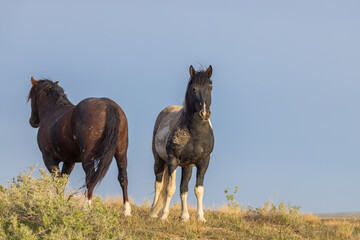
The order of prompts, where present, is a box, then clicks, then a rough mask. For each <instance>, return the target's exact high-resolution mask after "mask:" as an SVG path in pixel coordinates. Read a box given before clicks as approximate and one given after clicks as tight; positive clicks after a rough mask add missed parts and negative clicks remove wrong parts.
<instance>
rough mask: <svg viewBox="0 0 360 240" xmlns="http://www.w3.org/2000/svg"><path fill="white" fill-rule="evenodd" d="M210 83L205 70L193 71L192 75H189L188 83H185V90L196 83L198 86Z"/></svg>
mask: <svg viewBox="0 0 360 240" xmlns="http://www.w3.org/2000/svg"><path fill="white" fill-rule="evenodd" d="M209 83H210V84H212V81H211V80H210V78H208V76H207V73H206V71H205V70H201V71H199V72H196V73H195V76H194V77H191V78H190V80H189V83H188V85H187V90H188V89H189V88H190V86H191V85H193V84H196V85H199V86H205V85H206V84H209Z"/></svg>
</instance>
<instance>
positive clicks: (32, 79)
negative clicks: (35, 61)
mask: <svg viewBox="0 0 360 240" xmlns="http://www.w3.org/2000/svg"><path fill="white" fill-rule="evenodd" d="M31 84H32V85H33V86H34V87H35V86H36V85H37V84H38V81H36V80H35V79H34V78H33V77H32V76H31Z"/></svg>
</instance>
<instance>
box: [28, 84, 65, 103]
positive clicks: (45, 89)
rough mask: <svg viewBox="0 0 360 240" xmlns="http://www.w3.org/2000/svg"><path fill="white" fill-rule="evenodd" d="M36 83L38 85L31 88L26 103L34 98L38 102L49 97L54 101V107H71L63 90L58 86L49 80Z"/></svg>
mask: <svg viewBox="0 0 360 240" xmlns="http://www.w3.org/2000/svg"><path fill="white" fill-rule="evenodd" d="M37 82H38V84H37V85H36V86H32V88H31V89H30V92H29V95H28V98H27V101H29V100H30V99H33V98H34V97H35V96H36V97H37V99H38V101H40V102H42V101H45V100H46V99H47V98H49V97H51V98H53V99H54V100H55V105H56V106H66V105H72V103H71V102H70V101H69V99H68V98H67V96H66V94H65V92H64V89H63V88H62V87H60V86H59V85H58V84H56V83H54V82H53V81H51V80H49V79H40V80H38V81H37Z"/></svg>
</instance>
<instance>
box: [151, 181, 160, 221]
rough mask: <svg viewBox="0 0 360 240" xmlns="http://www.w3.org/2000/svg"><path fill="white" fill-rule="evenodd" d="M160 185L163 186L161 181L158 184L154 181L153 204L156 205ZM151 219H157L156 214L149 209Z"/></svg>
mask: <svg viewBox="0 0 360 240" xmlns="http://www.w3.org/2000/svg"><path fill="white" fill-rule="evenodd" d="M162 185H163V181H161V182H158V181H156V180H155V196H154V201H153V203H156V202H157V201H158V198H159V195H160V191H161V188H162ZM151 217H153V218H156V217H158V215H157V214H155V213H153V209H151Z"/></svg>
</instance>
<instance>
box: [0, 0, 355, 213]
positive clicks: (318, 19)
mask: <svg viewBox="0 0 360 240" xmlns="http://www.w3.org/2000/svg"><path fill="white" fill-rule="evenodd" d="M359 10H360V2H359V1H328V0H326V1H325V0H324V1H156V0H155V1H106V2H100V1H76V2H74V1H61V2H56V1H45V0H44V1H31V2H30V1H4V0H1V1H0V74H1V76H0V78H1V81H0V113H1V118H0V131H1V138H0V159H1V168H0V184H3V185H6V184H7V181H8V180H10V179H12V178H13V177H15V176H16V175H17V174H18V173H19V172H20V171H21V170H25V169H26V167H28V166H32V165H34V164H37V163H39V167H42V166H43V161H42V158H41V153H40V151H39V149H38V147H37V143H36V134H37V130H36V129H33V128H31V127H30V125H29V124H28V119H29V117H30V104H26V96H27V94H28V92H29V90H30V86H31V84H30V77H31V76H34V77H35V78H36V79H38V78H43V77H48V78H51V79H52V80H54V81H59V85H60V86H62V87H63V88H64V89H65V93H67V95H68V98H69V99H70V101H72V102H73V103H74V104H77V103H78V102H79V101H81V100H82V99H84V98H86V97H103V96H106V97H108V98H111V99H113V100H115V101H116V102H117V103H119V105H120V106H121V107H122V108H123V109H124V111H125V113H126V115H127V117H128V121H129V137H130V143H129V144H130V145H129V152H128V161H129V162H128V164H129V165H128V175H129V194H130V196H131V197H132V198H133V199H134V200H135V202H137V203H141V202H142V201H143V200H144V199H149V200H152V198H153V192H154V186H153V184H154V174H153V158H152V152H151V138H152V130H153V125H154V122H155V119H156V116H157V114H158V113H159V112H160V111H161V110H162V109H163V108H164V107H166V106H168V105H173V104H178V105H181V104H182V102H183V99H184V95H185V88H186V84H187V81H188V78H189V73H188V68H189V66H190V65H191V64H192V65H194V67H195V68H196V69H200V68H201V65H203V66H204V67H207V66H208V65H209V64H211V65H212V66H213V69H214V70H213V77H212V79H213V97H212V99H213V100H212V102H213V103H212V106H211V111H212V117H211V121H212V123H213V126H214V134H215V149H214V152H213V154H212V158H211V162H210V166H209V169H208V171H207V173H206V176H205V182H204V187H205V195H204V204H205V206H207V207H213V206H215V207H216V206H220V205H222V204H223V203H224V202H225V200H226V199H225V195H224V189H225V188H227V187H229V188H230V189H232V190H233V189H234V188H235V186H239V191H238V193H237V194H236V195H235V198H236V199H237V200H238V201H239V202H240V203H241V204H244V205H245V206H246V205H252V206H255V207H258V206H260V205H262V204H264V202H266V201H273V202H274V203H279V202H285V203H287V204H292V205H300V206H302V209H303V212H314V213H320V212H339V211H360V188H359V183H360V173H359V169H360V148H359V144H360V108H359V103H360V67H359V66H360V47H359V43H360V15H359ZM179 180H180V171H179V172H178V178H177V182H178V184H177V191H176V193H175V195H174V198H173V199H174V200H176V201H180V198H179ZM194 180H195V175H193V179H192V180H191V181H190V185H189V187H190V189H193V186H194V184H195V181H194ZM83 181H84V172H83V170H82V167H81V165H80V164H77V165H76V167H75V169H74V171H73V173H72V175H71V177H70V182H71V185H72V186H74V187H79V186H81V185H82V184H83ZM95 193H96V194H99V195H101V196H103V197H105V196H106V195H111V196H116V195H121V188H120V186H119V183H118V181H117V168H116V164H115V162H113V164H112V165H111V168H110V169H109V172H108V174H107V175H106V177H105V178H104V180H103V181H102V183H101V184H100V185H99V186H98V187H97V188H96V189H95ZM189 202H190V204H193V205H195V203H196V201H195V196H194V194H193V191H190V194H189Z"/></svg>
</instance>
